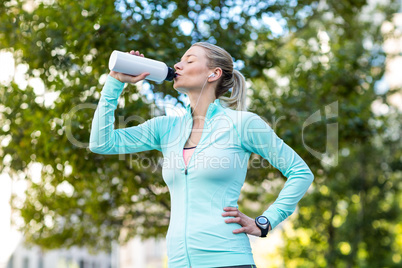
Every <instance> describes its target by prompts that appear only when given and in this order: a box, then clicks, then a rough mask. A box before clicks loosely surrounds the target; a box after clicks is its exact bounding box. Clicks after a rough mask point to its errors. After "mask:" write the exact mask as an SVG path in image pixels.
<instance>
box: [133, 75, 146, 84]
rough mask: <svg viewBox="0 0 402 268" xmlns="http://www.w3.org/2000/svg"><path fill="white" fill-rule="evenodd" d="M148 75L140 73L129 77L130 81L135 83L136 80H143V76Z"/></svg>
mask: <svg viewBox="0 0 402 268" xmlns="http://www.w3.org/2000/svg"><path fill="white" fill-rule="evenodd" d="M148 75H149V73H142V74H140V75H138V76H133V77H132V78H131V83H137V82H139V81H141V80H144V79H145V77H147V76H148Z"/></svg>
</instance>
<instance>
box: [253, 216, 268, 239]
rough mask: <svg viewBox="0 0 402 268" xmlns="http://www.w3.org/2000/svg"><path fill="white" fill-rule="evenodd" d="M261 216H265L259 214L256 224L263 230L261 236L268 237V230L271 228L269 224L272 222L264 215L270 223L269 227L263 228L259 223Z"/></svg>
mask: <svg viewBox="0 0 402 268" xmlns="http://www.w3.org/2000/svg"><path fill="white" fill-rule="evenodd" d="M259 217H264V216H258V217H257V218H255V224H256V225H257V227H258V228H260V230H261V236H260V237H267V234H268V230H269V226H270V225H271V223H270V222H269V220H268V219H267V218H266V217H264V218H266V219H267V221H268V224H267V227H266V228H263V227H262V226H261V225H260V224H259V223H258V218H259Z"/></svg>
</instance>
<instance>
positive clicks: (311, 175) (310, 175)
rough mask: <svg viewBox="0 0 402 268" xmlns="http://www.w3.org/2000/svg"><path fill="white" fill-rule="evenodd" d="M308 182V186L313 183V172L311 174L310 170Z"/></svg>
mask: <svg viewBox="0 0 402 268" xmlns="http://www.w3.org/2000/svg"><path fill="white" fill-rule="evenodd" d="M308 177H309V181H310V184H312V183H313V181H314V174H313V172H311V170H310V172H309V176H308Z"/></svg>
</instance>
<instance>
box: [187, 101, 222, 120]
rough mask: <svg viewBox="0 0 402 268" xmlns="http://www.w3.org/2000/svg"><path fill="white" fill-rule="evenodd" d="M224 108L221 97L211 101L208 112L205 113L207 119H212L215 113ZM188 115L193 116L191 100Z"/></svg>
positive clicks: (188, 105)
mask: <svg viewBox="0 0 402 268" xmlns="http://www.w3.org/2000/svg"><path fill="white" fill-rule="evenodd" d="M222 109H223V107H222V104H221V101H220V99H215V101H214V102H211V103H210V104H209V106H208V110H207V114H206V115H205V119H206V120H209V119H211V118H212V117H213V116H214V115H215V114H217V113H219V111H220V110H222ZM186 115H187V116H191V106H190V102H189V103H188V104H187V105H186Z"/></svg>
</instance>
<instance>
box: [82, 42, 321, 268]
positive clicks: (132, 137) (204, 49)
mask: <svg viewBox="0 0 402 268" xmlns="http://www.w3.org/2000/svg"><path fill="white" fill-rule="evenodd" d="M130 53H131V54H133V55H137V56H143V55H142V54H141V55H140V54H139V52H138V51H137V52H134V51H131V52H130ZM174 67H175V69H176V73H177V77H176V78H175V79H174V85H173V87H174V88H175V89H176V90H178V91H179V92H182V93H185V94H186V95H187V96H188V97H189V99H190V103H189V104H188V105H187V107H186V114H185V115H184V116H158V117H154V118H152V119H150V120H148V121H146V122H144V123H142V124H140V125H138V126H135V127H130V128H125V129H113V123H114V111H115V109H116V106H117V99H118V97H119V95H120V94H121V92H122V90H123V86H124V83H136V82H138V81H141V80H143V79H144V78H145V77H146V76H147V75H148V73H143V74H141V75H139V76H129V75H125V74H122V73H116V72H113V71H112V72H110V74H109V76H108V78H107V81H106V83H105V86H104V88H103V90H102V97H101V99H100V101H99V105H98V108H97V110H96V112H95V116H94V120H93V123H92V130H91V138H90V139H91V140H90V150H91V151H92V152H95V153H100V154H121V153H123V154H126V153H135V152H140V151H145V150H153V149H156V150H159V151H161V152H162V153H163V157H164V164H163V169H162V175H163V179H164V180H165V182H166V184H167V186H168V187H169V191H170V195H171V204H172V208H171V219H170V224H169V229H168V233H167V249H168V259H169V267H193V268H198V267H208V268H210V267H255V264H254V260H253V255H252V252H251V248H250V242H249V238H248V236H247V234H248V235H254V236H261V237H265V236H266V234H267V232H268V231H269V230H271V229H272V228H274V227H275V226H277V225H278V224H279V223H280V222H281V221H283V220H284V219H286V218H287V217H288V216H289V215H290V214H292V212H293V211H294V210H295V208H296V204H297V202H298V201H299V200H300V199H301V198H302V196H303V195H304V194H305V192H306V191H307V189H308V188H309V186H310V184H311V183H312V181H313V178H314V176H313V174H312V173H311V171H310V169H309V168H308V166H307V165H306V163H305V162H304V161H303V160H302V159H301V158H300V157H299V156H298V155H297V154H296V153H295V152H294V151H293V150H292V149H291V148H290V147H289V146H287V145H286V144H285V143H284V142H283V141H282V140H281V139H280V138H278V137H277V136H276V134H275V133H274V131H273V130H272V129H271V128H270V127H269V125H268V124H267V123H265V121H263V120H262V119H261V118H260V117H259V116H258V115H256V114H254V113H251V112H247V111H245V98H246V88H245V80H244V77H243V76H242V75H241V74H240V73H239V72H238V71H236V70H233V61H232V57H231V56H230V55H229V53H227V52H226V51H225V50H224V49H222V48H220V47H218V46H215V45H212V44H209V43H195V44H194V45H192V46H191V48H190V49H189V50H187V52H186V53H185V54H184V55H183V57H182V58H181V61H180V62H178V63H176V64H175V66H174ZM231 88H232V93H231V97H230V98H228V97H224V96H223V95H224V94H225V93H226V92H227V91H228V90H229V89H231ZM251 153H256V154H259V155H261V156H262V157H264V158H265V159H267V160H268V161H269V162H270V163H271V164H272V165H273V166H274V167H275V168H278V169H279V170H280V171H281V172H282V174H283V175H284V176H286V177H287V181H286V183H285V186H284V188H283V189H282V191H281V192H280V194H279V196H278V198H277V200H276V201H275V202H274V203H273V204H272V205H271V206H270V207H269V208H268V209H267V210H266V211H265V212H263V213H262V215H261V216H259V217H257V218H256V219H252V218H250V217H248V216H246V215H245V214H243V213H241V212H240V211H239V210H238V205H237V201H238V198H239V194H240V189H241V187H242V186H243V183H244V180H245V177H246V173H247V162H248V159H249V157H250V155H251Z"/></svg>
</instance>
